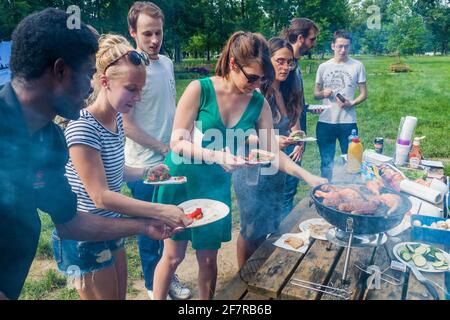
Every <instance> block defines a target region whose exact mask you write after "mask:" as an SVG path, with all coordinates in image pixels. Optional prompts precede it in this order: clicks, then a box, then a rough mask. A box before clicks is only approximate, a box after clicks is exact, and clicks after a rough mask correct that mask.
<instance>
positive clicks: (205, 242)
mask: <svg viewBox="0 0 450 320" xmlns="http://www.w3.org/2000/svg"><path fill="white" fill-rule="evenodd" d="M264 76H266V77H267V78H269V79H273V67H272V64H271V62H270V53H269V47H268V44H267V41H266V40H265V39H264V37H263V36H261V35H259V34H255V33H249V32H236V33H234V34H233V35H232V36H231V38H230V39H229V40H228V42H227V44H226V46H225V48H224V49H223V52H222V55H221V58H220V59H219V61H218V63H217V67H216V75H215V76H214V77H211V78H205V79H201V80H199V81H193V82H192V83H190V84H189V86H188V87H187V89H186V91H185V92H184V93H183V96H182V97H181V99H180V101H179V103H178V107H177V111H176V114H175V121H174V126H173V127H174V129H173V132H172V138H171V149H172V152H171V154H170V155H169V156H168V157H167V158H166V165H168V166H169V168H170V173H171V174H172V175H176V176H179V175H181V176H187V179H188V183H187V184H185V185H181V186H166V187H160V190H159V192H158V202H161V203H171V204H180V203H182V202H184V201H186V200H190V199H197V198H207V199H213V200H218V201H221V202H223V203H225V204H227V205H228V206H229V207H230V208H231V175H230V174H229V172H230V171H234V170H235V169H237V168H242V167H243V166H244V165H245V162H244V161H242V158H241V157H239V156H235V155H236V154H237V149H238V148H239V143H236V140H238V141H239V140H241V141H242V144H244V143H245V137H246V136H247V133H249V132H251V131H253V132H254V129H266V130H263V131H262V132H264V134H263V135H261V136H260V140H261V141H262V143H261V148H263V149H266V150H272V149H273V148H272V145H274V144H276V143H275V142H273V143H271V142H270V141H275V137H274V136H273V132H272V129H273V127H272V116H271V111H270V107H269V105H268V103H267V101H265V99H264V96H263V95H262V94H261V93H259V92H258V91H257V90H256V88H258V87H260V84H261V79H262V78H263V77H264ZM195 130H196V131H200V132H201V133H200V134H199V135H198V136H203V138H202V139H201V142H197V141H196V142H191V141H192V139H191V136H190V135H189V133H190V132H192V131H195ZM186 133H187V134H186ZM242 138H244V139H242ZM194 140H195V139H194ZM269 140H270V141H269ZM277 149H278V148H277ZM272 151H274V152H276V150H272ZM189 159H195V160H197V162H194V163H197V164H189V163H186V160H189ZM183 160H184V161H183ZM278 162H279V164H280V169H281V170H284V171H287V172H289V173H290V174H292V175H296V176H298V177H304V178H305V179H308V178H309V179H313V176H312V175H310V174H309V173H308V172H306V171H305V170H303V169H302V168H300V167H298V166H296V165H295V164H294V163H293V162H292V161H290V159H289V158H288V157H287V156H286V155H284V154H280V156H279V157H278V155H277V156H276V159H275V163H278ZM231 229H232V228H231V214H229V215H228V216H227V217H225V218H223V219H222V220H219V221H216V222H214V223H211V224H209V225H205V226H203V227H198V228H192V229H186V230H185V231H184V232H182V233H179V234H178V235H176V236H175V237H173V238H172V239H167V240H165V241H164V252H163V256H162V258H161V260H160V261H159V263H158V266H157V267H156V270H155V279H154V287H153V289H154V298H155V299H165V298H166V296H167V292H168V288H169V283H170V279H171V278H172V276H173V274H174V273H175V270H176V268H177V267H178V265H179V264H180V263H181V262H182V261H183V259H184V255H185V252H186V247H187V244H188V241H191V242H192V247H193V248H194V249H195V250H196V255H197V261H198V264H199V273H198V284H199V297H200V299H211V298H212V297H213V295H214V291H215V286H216V280H217V252H218V249H219V248H220V247H221V243H222V242H226V241H230V240H231Z"/></svg>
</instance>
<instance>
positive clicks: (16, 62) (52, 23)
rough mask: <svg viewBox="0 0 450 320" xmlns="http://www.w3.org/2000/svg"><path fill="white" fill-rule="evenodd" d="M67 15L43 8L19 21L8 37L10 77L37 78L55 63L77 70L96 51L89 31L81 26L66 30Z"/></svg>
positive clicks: (96, 47)
mask: <svg viewBox="0 0 450 320" xmlns="http://www.w3.org/2000/svg"><path fill="white" fill-rule="evenodd" d="M69 17H70V15H69V14H68V13H66V12H64V11H62V10H59V9H54V8H47V9H45V10H42V11H40V12H37V13H34V14H31V15H29V16H28V17H26V18H25V19H23V20H22V21H21V22H20V23H19V25H18V26H17V27H16V29H15V30H14V32H13V34H12V48H11V73H12V77H13V78H15V77H20V78H24V79H26V80H30V79H36V78H39V77H40V76H42V75H43V74H44V72H45V71H46V70H47V69H48V68H49V67H51V66H52V65H53V64H54V63H55V61H56V60H57V59H63V60H64V61H65V63H67V65H69V66H70V67H71V68H74V69H77V67H79V66H80V65H81V64H83V63H84V62H85V61H87V59H88V58H89V56H90V55H93V54H95V53H96V52H97V50H98V41H97V39H96V38H95V36H94V34H93V33H92V31H91V30H90V29H89V28H88V27H87V26H86V25H85V24H84V23H81V25H80V28H79V29H77V28H74V29H69V28H68V26H67V21H68V19H69Z"/></svg>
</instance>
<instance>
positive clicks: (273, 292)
mask: <svg viewBox="0 0 450 320" xmlns="http://www.w3.org/2000/svg"><path fill="white" fill-rule="evenodd" d="M316 217H319V215H318V214H317V211H316V208H315V206H310V201H309V198H305V199H303V200H302V201H301V202H300V203H299V204H298V205H297V206H296V207H295V208H294V210H293V211H292V212H291V213H290V214H289V215H288V216H287V217H286V219H285V220H284V221H283V222H282V224H281V225H280V228H279V229H278V231H277V232H276V233H275V234H273V235H271V236H270V237H269V238H268V239H267V240H266V241H265V242H264V243H263V244H262V245H261V246H260V247H259V248H258V250H257V251H256V252H255V253H254V254H253V255H252V257H250V259H249V260H248V262H247V264H246V265H245V266H244V267H243V268H242V270H241V271H240V272H239V273H238V274H236V276H235V277H234V278H233V279H232V280H231V281H230V282H229V283H228V284H227V285H226V286H225V287H224V288H223V289H222V290H220V291H218V292H217V295H216V299H222V300H239V299H242V300H268V299H302V300H328V299H336V297H333V296H330V295H327V294H322V293H320V292H317V291H313V290H310V289H305V288H302V287H298V286H295V285H294V284H293V283H291V279H293V278H294V279H301V280H304V281H309V282H312V283H320V284H322V285H327V286H333V287H341V285H342V283H341V278H342V273H343V270H344V261H345V252H346V250H345V248H343V247H339V246H336V245H334V244H331V245H330V243H329V242H328V241H321V240H314V239H312V238H311V244H310V246H309V248H308V250H307V251H306V253H304V254H302V253H297V252H293V251H289V250H285V249H282V248H278V247H276V246H274V245H273V243H274V242H275V241H276V240H277V239H278V238H279V237H280V236H281V235H282V234H284V233H298V232H300V230H299V227H298V226H299V224H300V222H302V221H304V220H307V219H310V218H316ZM410 230H411V229H408V230H406V231H405V232H403V233H402V234H400V235H399V236H397V237H389V239H388V241H387V242H386V244H385V245H384V246H379V247H376V248H374V247H360V248H352V251H351V255H350V262H349V268H348V273H347V279H348V280H349V284H347V286H346V287H345V288H346V289H347V290H348V291H351V294H350V299H352V300H363V299H367V300H388V299H389V300H431V299H432V296H431V294H430V293H429V292H428V290H427V289H426V287H425V286H424V285H422V284H421V283H420V282H419V281H418V280H417V279H416V277H415V276H414V275H413V273H412V272H410V270H409V268H408V270H407V271H406V272H405V273H402V272H400V271H395V270H392V269H391V270H389V271H388V273H387V274H389V275H391V276H393V277H394V278H396V279H398V280H399V281H400V282H401V285H394V284H389V283H387V282H384V281H382V282H381V287H380V288H381V289H379V290H374V289H372V290H366V289H367V288H366V282H367V281H366V280H367V278H368V276H369V275H368V274H367V273H365V272H363V271H361V270H359V269H358V268H356V267H355V263H357V264H358V265H361V266H366V267H367V266H370V265H377V266H379V267H380V268H381V270H382V271H383V270H385V269H386V268H388V267H389V266H390V263H391V259H395V258H394V257H393V253H392V248H393V246H394V245H395V244H396V243H399V242H403V241H409V240H410ZM423 274H424V275H425V276H426V277H427V278H429V279H430V280H432V281H434V282H436V283H438V284H439V285H440V286H441V287H443V288H445V281H447V285H448V281H449V277H448V272H447V273H446V274H447V279H446V278H445V277H446V276H445V274H444V273H423ZM438 293H439V298H440V299H445V294H444V293H443V292H442V291H441V290H439V289H438ZM448 298H449V297H447V299H448Z"/></svg>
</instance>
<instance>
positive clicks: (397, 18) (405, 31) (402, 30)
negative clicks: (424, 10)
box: [387, 0, 429, 55]
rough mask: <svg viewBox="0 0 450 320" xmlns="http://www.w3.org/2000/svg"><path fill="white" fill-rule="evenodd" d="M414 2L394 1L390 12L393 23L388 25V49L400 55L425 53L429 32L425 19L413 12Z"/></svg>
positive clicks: (410, 0)
mask: <svg viewBox="0 0 450 320" xmlns="http://www.w3.org/2000/svg"><path fill="white" fill-rule="evenodd" d="M412 6H413V1H412V0H393V1H392V3H391V5H390V7H389V9H388V12H389V13H390V14H391V15H392V23H391V24H389V25H388V27H387V28H388V32H389V35H388V40H387V48H388V50H389V51H390V52H396V53H398V54H399V55H404V54H413V53H420V52H423V51H424V49H425V46H426V44H427V40H428V36H429V32H428V31H427V29H426V28H425V23H424V20H423V18H422V17H421V16H420V15H418V14H417V13H415V12H414V11H413V10H412Z"/></svg>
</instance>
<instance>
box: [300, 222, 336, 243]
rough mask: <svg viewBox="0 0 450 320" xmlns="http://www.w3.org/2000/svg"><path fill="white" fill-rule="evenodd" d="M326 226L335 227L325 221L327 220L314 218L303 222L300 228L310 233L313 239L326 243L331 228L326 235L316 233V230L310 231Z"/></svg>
mask: <svg viewBox="0 0 450 320" xmlns="http://www.w3.org/2000/svg"><path fill="white" fill-rule="evenodd" d="M324 225H328V226H330V228H332V227H333V226H332V225H331V224H329V223H328V222H327V221H325V219H322V218H313V219H308V220H305V221H303V222H301V223H300V224H299V226H298V227H299V229H300V230H301V231H309V233H310V235H311V237H312V238H314V239H317V240H324V241H326V240H327V232H328V230H329V229H330V228H328V229H326V231H325V232H324V233H315V232H314V230H312V229H310V228H311V227H312V226H324Z"/></svg>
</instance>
